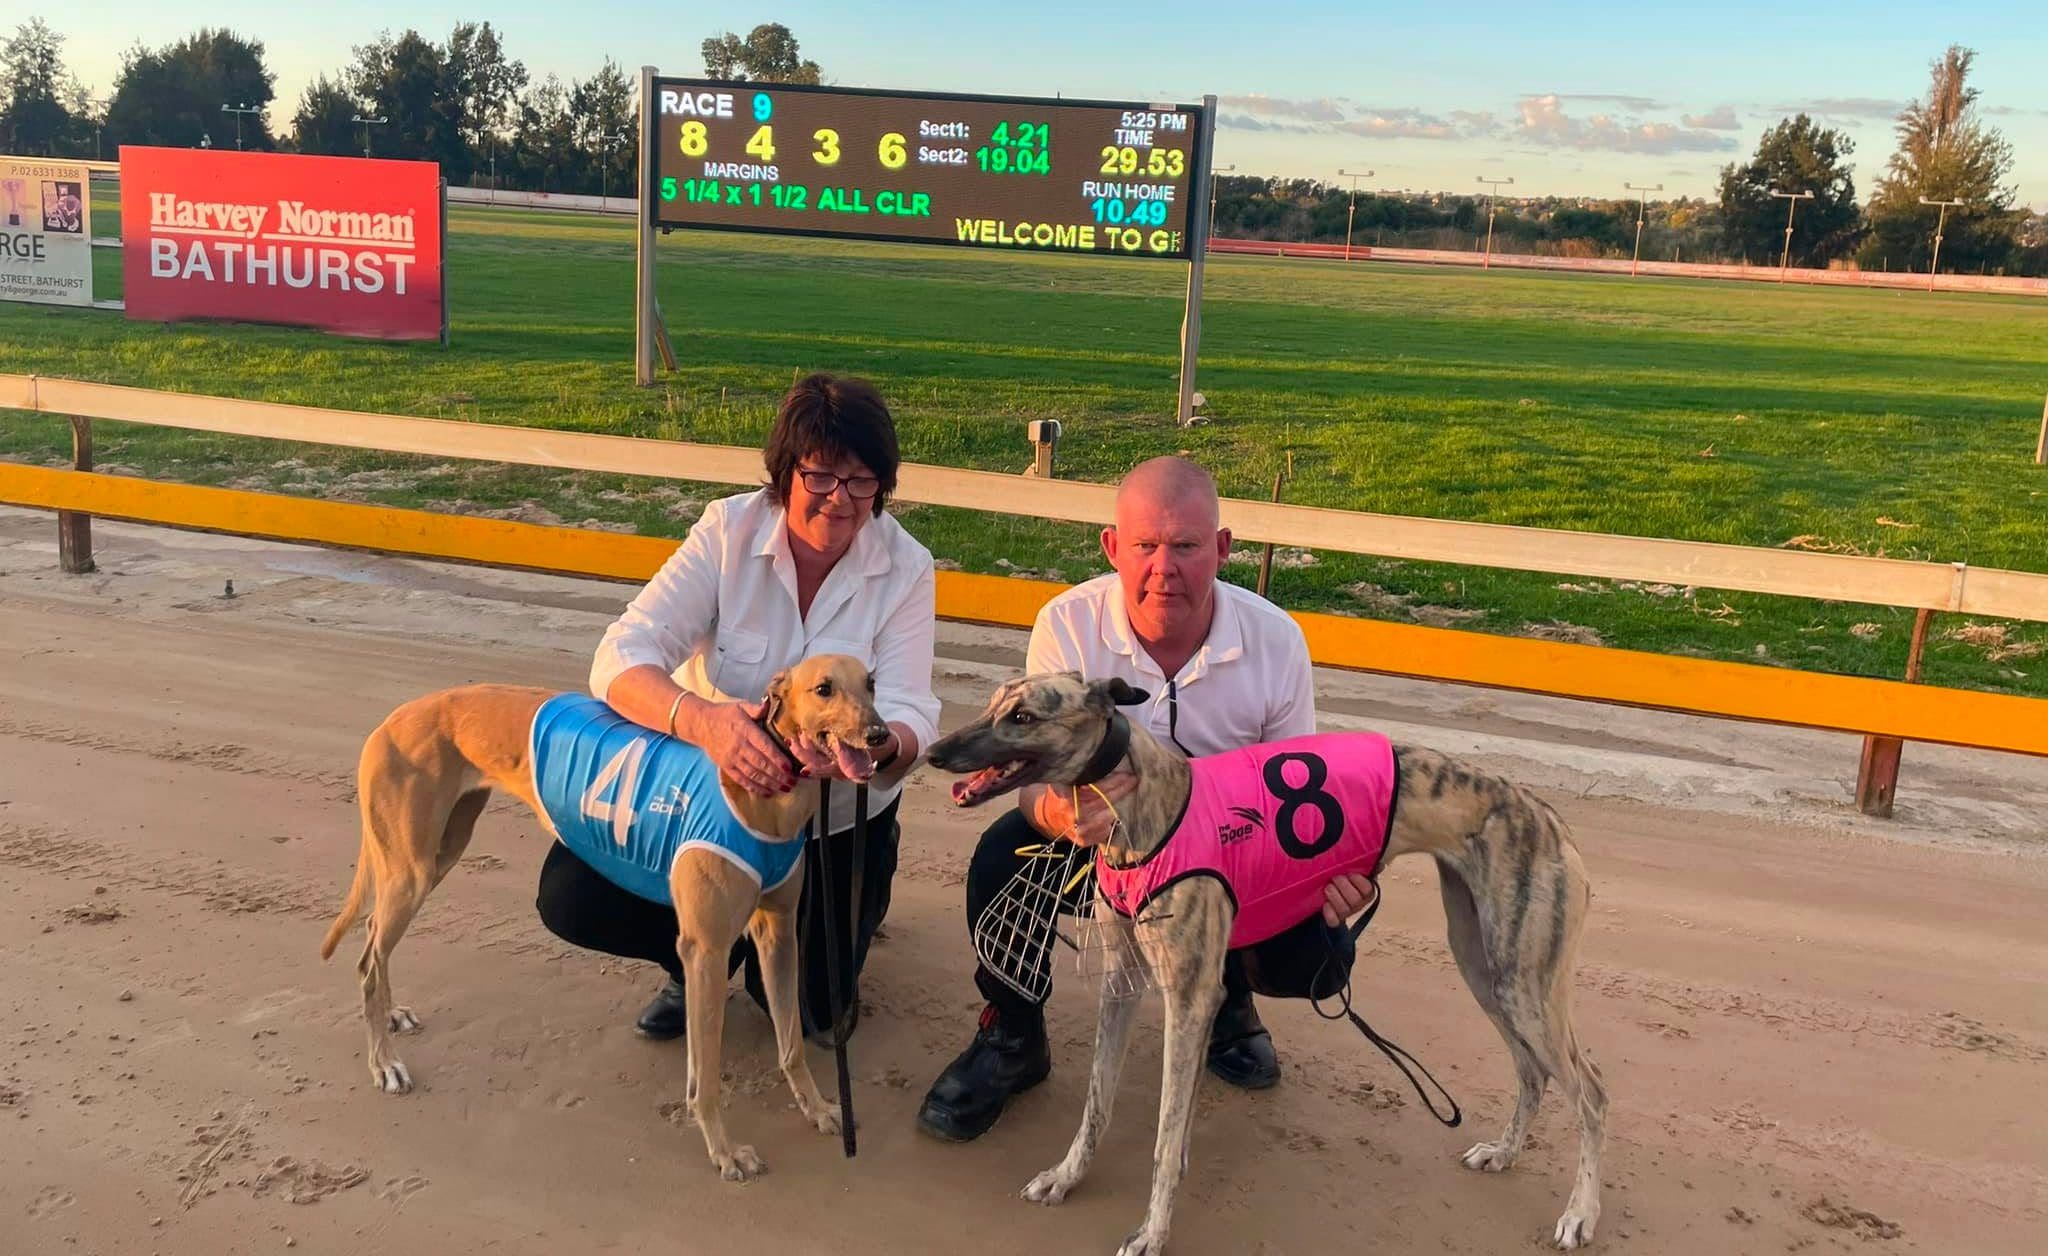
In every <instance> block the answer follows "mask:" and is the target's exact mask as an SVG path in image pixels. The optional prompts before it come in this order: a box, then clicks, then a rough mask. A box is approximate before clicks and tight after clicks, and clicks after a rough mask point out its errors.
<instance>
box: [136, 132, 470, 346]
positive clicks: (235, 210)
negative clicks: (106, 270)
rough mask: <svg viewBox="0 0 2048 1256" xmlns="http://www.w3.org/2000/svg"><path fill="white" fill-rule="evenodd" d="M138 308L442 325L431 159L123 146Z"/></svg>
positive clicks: (422, 332) (162, 313) (375, 328)
mask: <svg viewBox="0 0 2048 1256" xmlns="http://www.w3.org/2000/svg"><path fill="white" fill-rule="evenodd" d="M121 199H122V202H123V203H122V214H121V243H122V260H121V275H122V279H123V282H124V288H125V291H124V297H125V300H126V302H127V307H128V317H130V318H138V319H151V320H156V321H162V322H174V321H179V320H183V319H230V320H235V321H239V322H251V323H287V324H291V325H294V326H300V327H317V328H321V329H323V330H326V331H332V332H339V333H342V334H344V335H351V336H373V337H378V338H382V339H387V340H434V339H439V338H440V337H441V335H442V329H443V326H444V321H443V311H444V308H445V293H444V291H443V287H442V267H441V180H440V169H439V167H438V166H436V165H434V164H433V163H432V162H419V161H382V160H371V159H366V158H356V157H307V156H296V155H288V154H282V153H246V152H218V151H209V150H203V149H185V148H136V147H126V146H124V147H123V148H122V149H121Z"/></svg>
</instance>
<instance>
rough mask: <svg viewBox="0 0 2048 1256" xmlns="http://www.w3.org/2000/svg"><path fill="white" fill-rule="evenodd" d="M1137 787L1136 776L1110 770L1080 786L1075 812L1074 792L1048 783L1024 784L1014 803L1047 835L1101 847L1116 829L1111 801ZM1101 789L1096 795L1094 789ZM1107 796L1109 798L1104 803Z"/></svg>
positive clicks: (1033, 825)
mask: <svg viewBox="0 0 2048 1256" xmlns="http://www.w3.org/2000/svg"><path fill="white" fill-rule="evenodd" d="M1137 788H1138V778H1137V777H1136V776H1134V775H1133V774H1131V773H1129V772H1111V773H1110V774H1109V775H1108V776H1105V777H1103V778H1102V779H1101V780H1100V781H1097V782H1096V783H1095V786H1094V788H1090V787H1088V786H1085V785H1084V786H1082V787H1081V788H1080V791H1079V794H1080V798H1081V811H1080V814H1079V815H1078V816H1076V815H1075V813H1074V796H1075V791H1074V790H1073V789H1072V788H1071V787H1065V788H1059V789H1055V788H1053V787H1052V786H1050V785H1026V786H1025V787H1024V788H1023V789H1021V790H1019V791H1018V792H1017V806H1018V808H1019V809H1020V810H1021V811H1023V813H1024V818H1025V819H1027V820H1029V821H1031V827H1033V828H1035V829H1037V830H1038V831H1039V832H1040V833H1043V834H1044V835H1045V836H1047V837H1051V838H1062V837H1063V838H1065V839H1067V840H1068V841H1070V842H1072V843H1074V845H1076V846H1100V845H1101V844H1102V843H1104V842H1106V841H1108V840H1109V838H1110V835H1111V834H1112V833H1113V832H1114V831H1115V828H1116V812H1115V811H1114V810H1113V809H1112V807H1111V804H1112V803H1119V802H1122V801H1123V800H1124V799H1126V798H1128V797H1130V796H1131V794H1132V793H1133V792H1135V791H1136V790H1137ZM1097 789H1099V790H1101V791H1102V794H1101V795H1098V794H1097V793H1096V792H1095V791H1096V790H1097ZM1104 796H1107V797H1108V799H1109V801H1108V802H1104V801H1103V797H1104Z"/></svg>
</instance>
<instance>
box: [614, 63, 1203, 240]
mask: <svg viewBox="0 0 2048 1256" xmlns="http://www.w3.org/2000/svg"><path fill="white" fill-rule="evenodd" d="M654 86H655V93H654V96H655V101H656V109H657V113H656V124H657V125H656V132H655V149H654V151H655V159H654V163H653V165H654V169H653V170H652V171H651V172H650V181H651V183H652V185H653V186H652V187H651V188H649V189H648V192H649V194H650V195H649V202H650V203H651V204H652V205H653V206H654V221H655V224H656V225H657V226H663V227H706V228H714V229H725V230H734V231H767V232H781V233H785V234H798V235H822V236H852V237H862V238H867V239H878V240H902V241H912V242H918V243H927V244H961V245H976V246H983V247H992V248H1012V249H1027V250H1042V251H1048V252H1066V253H1095V254H1103V255H1112V256H1127V257H1154V258H1186V257H1188V256H1189V255H1190V249H1191V245H1192V241H1191V240H1190V232H1189V226H1190V223H1191V221H1192V215H1193V210H1192V206H1191V205H1190V197H1191V195H1192V192H1193V189H1194V188H1195V187H1196V186H1197V174H1198V172H1199V170H1200V169H1201V165H1200V162H1201V160H1202V158H1203V156H1204V155H1203V154H1202V153H1201V152H1200V140H1201V135H1202V127H1201V121H1202V107H1201V106H1200V105H1139V104H1120V103H1115V102H1103V101H1072V100H1036V99H1026V98H1021V97H1000V96H954V95H940V94H928V93H910V92H875V91H866V90H856V89H848V88H819V87H798V86H791V85H788V84H782V83H728V82H706V81H702V80H697V79H667V78H658V79H656V80H655V84H654Z"/></svg>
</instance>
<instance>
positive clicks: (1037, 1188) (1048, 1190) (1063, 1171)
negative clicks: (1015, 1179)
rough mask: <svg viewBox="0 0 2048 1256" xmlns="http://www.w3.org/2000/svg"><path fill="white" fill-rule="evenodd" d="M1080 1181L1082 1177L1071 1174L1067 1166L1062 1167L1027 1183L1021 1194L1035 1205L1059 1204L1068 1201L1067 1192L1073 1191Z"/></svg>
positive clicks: (1047, 1171) (1049, 1170)
mask: <svg viewBox="0 0 2048 1256" xmlns="http://www.w3.org/2000/svg"><path fill="white" fill-rule="evenodd" d="M1080 1180H1081V1179H1080V1175H1078V1174H1074V1173H1069V1172H1067V1167H1066V1166H1065V1165H1060V1166H1059V1167H1057V1168H1052V1169H1047V1170H1046V1171H1045V1172H1043V1173H1041V1174H1039V1175H1038V1176H1037V1177H1035V1178H1032V1179H1031V1180H1030V1181H1029V1182H1027V1183H1025V1185H1024V1190H1023V1191H1022V1192H1021V1193H1022V1194H1023V1196H1024V1198H1026V1199H1028V1200H1030V1201H1031V1202H1032V1203H1034V1204H1057V1203H1059V1202H1061V1201H1062V1200H1064V1199H1066V1197H1067V1192H1068V1191H1070V1190H1073V1189H1074V1187H1075V1185H1076V1184H1078V1183H1079V1182H1080Z"/></svg>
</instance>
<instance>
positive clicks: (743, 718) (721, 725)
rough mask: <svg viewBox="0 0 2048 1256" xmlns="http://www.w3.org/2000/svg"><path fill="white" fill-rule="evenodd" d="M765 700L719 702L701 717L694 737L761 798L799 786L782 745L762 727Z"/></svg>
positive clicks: (724, 769) (714, 759) (725, 771)
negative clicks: (762, 704)
mask: <svg viewBox="0 0 2048 1256" xmlns="http://www.w3.org/2000/svg"><path fill="white" fill-rule="evenodd" d="M760 719H761V704H760V703H750V702H718V703H713V704H711V705H710V706H709V707H708V708H707V709H706V710H705V711H704V712H703V714H702V716H701V717H700V722H699V725H698V727H697V728H696V729H693V730H692V731H693V732H694V733H696V734H697V735H696V736H693V737H691V738H690V740H692V741H695V742H696V743H697V745H699V746H700V747H702V748H703V750H704V753H705V754H708V755H710V756H711V761H712V762H713V763H716V764H717V765H718V770H719V772H720V773H722V774H723V775H725V776H728V777H730V778H732V779H733V780H734V781H735V782H737V783H738V784H739V786H740V788H741V789H744V790H746V791H747V792H748V793H750V794H752V795H754V796H755V797H757V798H773V797H776V796H777V795H780V794H786V793H788V792H789V791H790V790H792V789H795V788H796V772H795V770H794V769H792V768H791V767H790V763H789V760H788V758H786V757H785V756H784V755H783V753H782V747H780V746H778V745H777V744H776V743H775V739H774V738H773V737H770V736H769V735H768V731H767V730H766V729H764V728H762V727H761V724H760Z"/></svg>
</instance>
